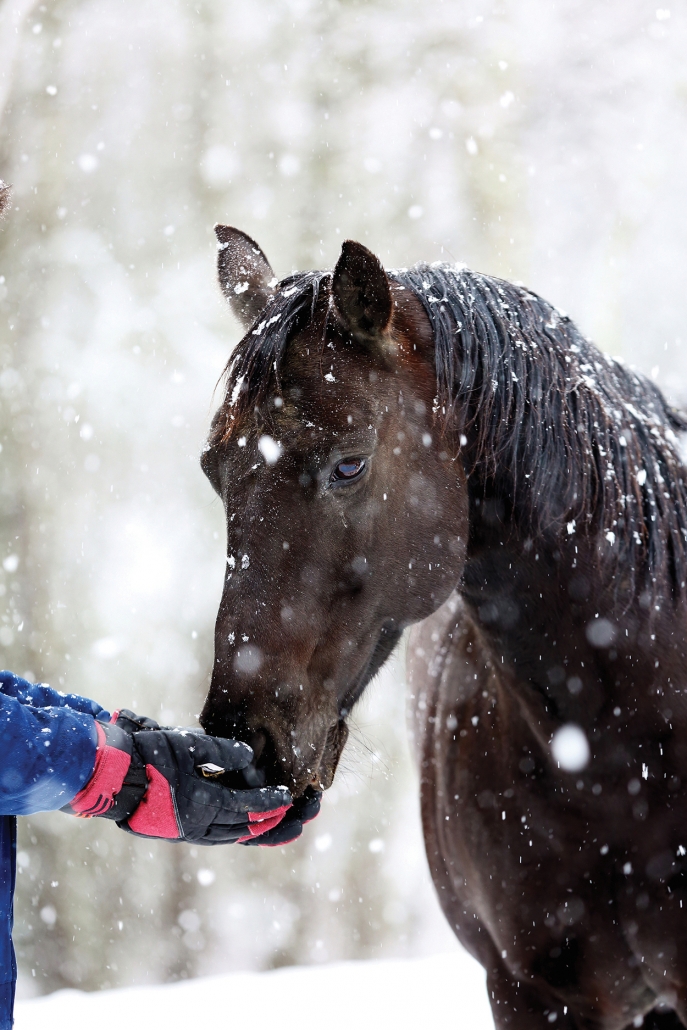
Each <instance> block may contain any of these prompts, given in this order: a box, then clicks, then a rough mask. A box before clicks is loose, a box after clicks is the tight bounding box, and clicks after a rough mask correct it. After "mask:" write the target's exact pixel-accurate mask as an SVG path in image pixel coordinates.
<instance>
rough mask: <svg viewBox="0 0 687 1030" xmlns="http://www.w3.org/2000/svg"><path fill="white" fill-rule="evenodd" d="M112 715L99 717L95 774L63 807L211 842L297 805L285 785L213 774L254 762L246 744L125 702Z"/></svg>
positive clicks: (255, 830)
mask: <svg viewBox="0 0 687 1030" xmlns="http://www.w3.org/2000/svg"><path fill="white" fill-rule="evenodd" d="M113 718H114V719H115V722H111V723H101V722H96V727H97V733H98V746H97V750H96V761H95V768H94V770H93V774H92V776H91V778H90V780H89V781H88V783H87V784H86V785H85V786H84V787H83V788H82V789H81V790H80V791H79V793H78V794H77V795H76V797H75V798H73V799H72V801H71V802H70V804H69V805H67V806H66V807H65V808H64V809H63V811H66V812H70V813H71V814H73V815H77V816H80V817H81V818H93V817H96V816H100V817H104V818H106V819H113V820H114V821H115V822H116V823H117V825H118V826H120V827H121V828H122V829H124V830H128V831H129V832H130V833H133V834H135V835H137V836H142V837H157V838H162V839H165V840H175V841H178V840H185V841H189V842H192V843H195V844H208V845H209V844H228V843H232V842H233V841H238V840H249V839H251V838H252V837H254V836H256V835H257V834H260V833H263V832H266V831H269V830H271V829H273V828H274V827H275V826H277V824H278V823H279V822H280V821H281V819H282V818H283V817H284V815H285V813H286V812H287V811H288V810H289V808H290V807H291V795H290V794H289V792H288V790H287V789H286V787H262V788H254V789H252V790H241V789H239V790H234V789H230V788H229V787H226V786H223V785H222V784H221V783H220V782H218V781H216V780H213V779H209V778H207V777H208V774H209V775H210V776H212V777H214V776H217V775H220V774H222V773H232V772H234V773H235V772H238V771H240V770H244V769H245V768H246V767H248V766H250V764H251V762H252V759H253V752H252V749H251V748H250V747H249V746H248V745H247V744H244V743H242V742H240V741H235V740H225V739H222V738H219V737H208V736H206V735H205V734H204V733H203V732H202V731H201V730H188V729H175V730H172V729H159V728H158V726H157V723H155V722H154V720H152V719H144V718H141V717H139V716H136V715H134V713H133V712H129V711H127V710H123V711H122V712H119V713H117V714H116V715H115V716H114V717H113ZM203 767H205V768H203Z"/></svg>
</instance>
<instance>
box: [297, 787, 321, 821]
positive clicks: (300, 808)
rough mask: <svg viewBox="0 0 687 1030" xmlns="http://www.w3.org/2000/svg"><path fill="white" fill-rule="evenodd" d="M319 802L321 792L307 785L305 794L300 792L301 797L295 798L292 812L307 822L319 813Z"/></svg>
mask: <svg viewBox="0 0 687 1030" xmlns="http://www.w3.org/2000/svg"><path fill="white" fill-rule="evenodd" d="M321 802H322V793H321V792H320V791H315V790H312V789H311V788H310V787H309V788H308V789H307V790H306V792H305V794H302V795H301V797H299V798H296V800H295V801H294V803H293V809H294V814H295V815H297V816H298V818H299V819H300V820H301V822H302V823H309V822H311V821H312V820H313V819H314V818H315V817H316V816H317V815H319V812H320V808H321Z"/></svg>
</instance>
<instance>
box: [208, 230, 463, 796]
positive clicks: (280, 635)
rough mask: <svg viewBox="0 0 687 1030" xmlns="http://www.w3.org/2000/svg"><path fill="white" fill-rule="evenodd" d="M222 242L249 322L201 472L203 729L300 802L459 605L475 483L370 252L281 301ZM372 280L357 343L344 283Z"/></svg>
mask: <svg viewBox="0 0 687 1030" xmlns="http://www.w3.org/2000/svg"><path fill="white" fill-rule="evenodd" d="M225 232H226V231H225ZM220 239H222V236H221V235H220ZM228 240H229V246H228V247H225V248H224V249H223V250H220V272H221V276H222V282H223V284H226V289H227V291H228V293H229V296H230V298H231V299H232V301H233V302H234V306H235V307H237V308H238V311H239V314H242V313H243V311H245V310H246V305H247V303H248V301H250V302H251V304H252V305H254V306H251V307H248V308H247V314H246V315H245V325H246V327H247V328H249V333H248V335H247V336H246V338H245V341H244V343H243V344H242V345H241V346H240V347H239V350H238V352H237V356H236V357H235V359H234V361H233V363H232V367H231V371H230V383H231V387H230V389H229V391H228V396H227V399H226V401H225V404H224V405H223V406H222V408H221V410H220V412H219V413H218V416H217V418H216V419H215V423H214V425H213V430H212V435H211V441H210V448H209V450H207V451H206V452H205V455H204V459H203V462H204V468H205V470H206V472H207V474H208V475H209V477H210V479H211V481H212V483H213V485H214V486H215V488H216V490H217V491H218V493H219V494H220V495H221V497H222V499H223V501H224V504H225V507H226V511H227V531H228V558H227V562H228V564H227V571H226V581H225V587H224V593H223V597H222V601H221V605H220V611H219V615H218V619H217V629H216V637H215V644H216V659H215V666H214V672H213V678H212V685H211V688H210V694H209V696H208V701H207V703H206V706H205V710H204V714H203V719H204V723H205V725H206V727H207V728H208V729H211V730H212V732H214V733H225V734H227V735H234V734H236V733H239V734H241V735H243V736H244V738H245V739H247V740H250V741H251V743H252V744H253V745H254V746H255V747H256V750H257V752H258V753H259V755H260V762H261V765H262V766H263V767H266V766H270V772H269V775H270V776H271V777H272V778H274V777H276V780H278V781H279V782H285V783H288V784H289V785H290V786H291V787H292V788H293V789H294V790H295V792H296V793H300V792H302V791H303V789H304V788H305V787H306V786H307V785H308V784H316V785H317V784H320V785H322V786H325V787H326V786H328V785H329V784H330V783H331V781H332V778H333V775H334V771H335V769H336V764H337V762H338V759H339V755H340V753H341V749H342V747H343V745H344V743H345V740H346V717H347V715H348V713H349V712H350V710H351V708H352V706H353V705H354V703H355V702H356V700H357V699H358V697H359V696H360V694H361V693H362V691H363V689H364V687H365V685H366V684H367V683H368V681H369V680H370V679H371V677H372V676H373V675H374V674H375V672H376V671H377V670H378V669H379V668H380V667H381V665H382V664H383V662H384V661H385V659H386V658H387V657H388V656H389V654H390V653H391V651H392V649H393V647H394V644H395V643H396V642H397V640H398V639H399V636H400V634H401V632H402V630H403V628H404V627H405V626H407V625H409V624H410V623H412V622H416V621H418V620H420V619H423V618H424V617H425V616H427V615H429V614H430V613H431V612H432V611H434V610H435V609H436V608H438V607H439V606H440V605H441V604H442V603H443V602H444V601H445V600H446V599H447V597H448V596H449V594H450V592H451V590H452V589H453V587H454V585H455V583H456V580H457V578H458V576H459V574H460V567H461V560H462V555H463V552H464V547H465V534H466V525H467V495H466V491H465V476H464V473H463V470H462V466H461V465H460V464H459V463H457V462H456V461H455V460H454V459H455V456H456V452H455V448H454V442H453V441H451V440H450V439H440V438H439V437H437V436H436V435H432V434H436V427H435V425H434V415H433V413H432V404H433V398H434V393H435V381H434V374H433V372H432V370H431V363H430V362H428V361H427V360H426V355H423V356H420V354H419V353H418V352H417V350H413V347H414V346H417V343H416V341H417V340H418V339H420V340H421V341H422V347H423V350H429V349H431V332H430V326H429V323H428V321H427V319H426V317H425V315H424V312H423V310H422V307H421V305H420V304H418V302H417V301H416V300H415V299H414V297H413V296H412V295H410V294H406V293H405V292H404V291H402V290H400V289H397V290H396V291H393V295H392V291H391V290H390V288H389V285H388V283H387V278H386V275H385V273H384V271H383V269H382V268H381V266H380V265H379V264H378V262H377V261H376V259H375V258H374V257H373V256H372V255H371V254H369V253H368V252H367V251H365V250H364V248H362V247H356V246H351V247H349V248H347V250H346V252H345V258H344V259H343V260H342V262H340V266H339V268H338V269H337V273H336V274H335V276H334V280H333V283H332V286H331V293H330V289H329V286H328V285H327V286H325V284H324V283H323V282H321V283H317V282H316V281H312V282H311V281H310V280H309V279H307V278H306V281H305V283H300V282H299V281H298V280H296V281H295V282H291V281H289V280H287V281H286V282H285V283H282V284H280V285H279V286H278V287H277V289H276V291H275V292H274V293H272V292H271V288H270V287H269V286H268V285H267V284H268V283H269V282H270V281H271V280H272V279H273V275H272V270H271V269H270V268H269V265H268V264H267V262H266V260H265V259H264V258H263V257H262V254H261V253H260V252H259V250H258V248H257V247H255V245H254V244H252V241H247V240H245V239H244V237H242V236H239V235H238V234H236V233H232V234H230V235H229V236H228ZM251 259H253V266H251V267H252V269H253V275H254V277H255V278H254V280H253V283H252V288H251V282H249V278H250V277H249V275H248V272H247V271H245V269H246V268H248V267H249V266H248V262H250V260H251ZM255 266H257V268H256V267H255ZM356 276H357V280H355V279H353V280H351V281H350V282H349V279H350V277H356ZM347 277H348V278H347ZM255 280H257V281H255ZM368 280H371V281H372V282H373V284H377V283H378V284H379V295H376V294H375V295H371V296H370V301H369V303H368V304H367V305H366V306H365V309H364V314H363V315H362V319H364V320H365V328H364V329H361V330H359V329H358V326H359V322H360V320H361V312H360V310H359V302H358V296H357V294H356V295H353V291H354V289H355V290H357V289H360V286H358V285H356V286H353V285H351V283H352V282H358V281H359V283H360V284H362V285H363V286H365V284H367V283H368ZM246 286H247V287H248V288H246ZM367 288H368V290H369V289H370V287H367ZM249 291H250V294H249ZM259 291H263V292H262V293H259ZM256 292H258V293H259V299H258V300H257V301H255V300H254V295H255V293H256ZM247 294H249V296H246V295H247ZM294 297H295V298H296V304H297V307H296V308H295V310H292V309H293V308H294V302H293V298H294ZM330 297H331V302H332V303H333V305H334V308H333V310H332V309H330V307H329V304H330ZM289 302H291V303H289ZM263 307H264V311H262V308H263ZM257 310H260V311H261V312H262V313H261V314H260V316H259V321H258V323H257V325H255V324H254V321H253V319H254V312H255V311H257ZM275 333H280V334H282V336H281V337H278V338H277V339H276V340H275V336H274V334H275ZM286 334H288V339H284V340H283V344H282V337H284V336H285V335H286ZM278 346H283V352H282V353H281V355H280V356H279V357H280V359H281V360H278V351H277V349H275V348H276V347H278ZM275 362H276V363H277V364H278V376H277V374H275V368H274V365H275Z"/></svg>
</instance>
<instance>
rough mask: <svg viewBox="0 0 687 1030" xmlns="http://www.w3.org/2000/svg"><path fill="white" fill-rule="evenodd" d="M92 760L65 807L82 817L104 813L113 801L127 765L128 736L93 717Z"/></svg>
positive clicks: (128, 763) (129, 748)
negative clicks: (86, 776)
mask: <svg viewBox="0 0 687 1030" xmlns="http://www.w3.org/2000/svg"><path fill="white" fill-rule="evenodd" d="M95 727H96V734H97V744H96V749H95V764H94V766H93V772H92V774H91V777H90V779H89V780H88V782H87V783H86V784H85V785H84V786H83V787H82V788H81V790H80V791H79V793H78V794H77V795H76V796H75V797H74V798H72V800H71V802H70V803H69V805H67V806H66V810H67V811H68V812H71V813H72V814H73V815H77V816H80V817H81V818H82V819H92V818H94V817H95V816H102V815H105V814H106V813H107V812H108V811H109V810H110V809H111V808H112V806H113V805H114V803H115V797H116V795H117V794H119V792H120V791H121V789H122V786H123V784H124V780H125V777H126V774H127V772H128V771H129V766H130V765H131V750H132V749H131V738H130V736H129V735H128V734H127V733H125V732H124V731H123V730H121V729H119V728H118V727H117V726H112V725H110V724H109V723H102V722H98V721H96V723H95Z"/></svg>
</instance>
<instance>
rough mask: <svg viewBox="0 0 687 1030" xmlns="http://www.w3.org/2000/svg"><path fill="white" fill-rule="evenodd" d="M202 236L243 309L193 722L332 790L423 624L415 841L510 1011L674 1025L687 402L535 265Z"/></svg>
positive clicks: (220, 436) (679, 1022)
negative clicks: (681, 448)
mask: <svg viewBox="0 0 687 1030" xmlns="http://www.w3.org/2000/svg"><path fill="white" fill-rule="evenodd" d="M217 235H218V239H219V277H220V283H221V286H222V289H223V291H224V293H225V295H226V296H227V297H228V299H229V301H230V303H231V306H232V309H233V310H234V312H235V314H236V315H237V316H238V317H239V319H240V320H241V321H242V323H243V326H244V328H245V330H246V335H245V336H244V338H243V340H242V341H241V343H240V344H239V346H238V348H237V349H236V351H235V353H234V355H233V357H232V359H231V361H230V363H229V365H228V368H227V381H226V393H225V397H224V400H223V403H222V405H221V407H220V409H219V411H218V412H217V414H216V416H215V418H214V421H213V425H212V430H211V433H210V438H209V441H208V445H207V448H206V450H205V452H204V455H203V459H202V463H203V468H204V470H205V472H206V474H207V475H208V477H209V479H210V481H211V483H212V485H213V486H214V488H215V489H216V491H217V492H218V494H219V495H220V496H221V498H222V500H223V503H224V506H225V509H226V517H227V533H228V551H227V569H226V579H225V585H224V592H223V596H222V600H221V603H220V609H219V613H218V617H217V627H216V638H215V647H216V654H215V664H214V669H213V675H212V682H211V686H210V691H209V694H208V698H207V701H206V704H205V707H204V710H203V714H202V722H203V725H204V726H205V728H206V729H207V730H208V732H212V733H215V734H222V735H226V736H239V737H242V738H243V739H245V740H247V741H248V742H249V743H250V744H251V745H252V746H253V747H254V748H255V751H256V756H257V758H258V766H259V769H260V771H261V774H262V776H263V777H264V778H265V780H266V782H271V783H283V782H285V783H287V784H288V785H289V786H290V788H291V789H292V791H293V792H294V794H295V795H299V794H302V793H303V792H305V791H307V790H308V789H309V788H311V787H316V788H326V787H328V786H329V785H330V784H331V782H332V779H333V777H334V774H335V770H336V766H337V762H338V760H339V757H340V755H341V751H342V748H343V746H344V744H345V740H346V733H347V731H346V720H347V717H348V715H349V713H350V712H351V709H352V707H353V705H354V704H355V702H356V701H357V699H358V698H359V697H360V695H361V694H362V692H363V690H364V689H365V686H366V685H367V683H368V682H369V681H370V679H371V678H372V677H373V676H374V675H375V673H376V672H377V671H378V670H379V669H380V668H381V666H382V664H383V663H384V661H385V660H386V658H387V657H388V656H389V654H390V653H391V651H392V650H393V648H394V646H395V644H396V643H397V641H398V640H399V638H400V636H401V634H402V632H403V630H404V629H405V628H406V627H409V626H413V629H412V630H411V634H410V639H409V651H408V654H409V676H410V683H411V700H412V703H413V706H414V722H415V726H416V738H417V744H418V749H419V756H420V762H421V795H422V816H423V825H424V833H425V841H426V847H427V855H428V858H429V863H430V867H431V871H432V876H433V878H434V881H435V884H436V886H437V890H438V894H439V898H440V901H441V904H442V906H443V909H444V912H445V913H446V916H447V918H448V920H449V922H450V924H451V926H452V927H453V928H454V930H455V932H456V934H457V936H458V938H459V939H460V940H461V941H462V943H463V944H464V945H465V946H466V947H467V948H468V950H469V951H470V952H471V953H472V954H473V955H475V956H476V958H478V959H479V961H480V962H481V963H482V964H483V966H484V967H485V969H486V972H487V985H488V990H489V996H490V998H491V1004H492V1010H493V1014H494V1020H495V1023H496V1026H497V1027H498V1028H499V1030H500V1028H504V1027H512V1028H516V1030H531V1028H536V1027H542V1028H543V1027H551V1026H552V1025H555V1026H559V1027H570V1028H573V1027H574V1028H582V1027H590V1028H591V1027H599V1028H603V1030H606V1028H608V1030H616V1028H617V1030H622V1028H624V1027H629V1026H640V1025H641V1024H642V1022H644V1023H645V1025H651V1026H653V1027H659V1026H660V1027H664V1028H666V1030H667V1028H677V1027H681V1026H683V1025H687V889H686V888H687V885H686V884H685V869H686V868H687V866H686V865H685V863H686V862H687V857H686V856H687V819H686V816H687V805H686V804H685V785H686V783H687V706H686V704H685V693H684V691H685V689H686V688H687V674H686V673H685V655H684V651H685V642H686V630H687V627H686V625H685V580H686V579H687V563H686V553H685V538H686V536H687V488H686V485H685V470H684V468H683V466H682V464H681V461H680V457H679V453H678V441H677V438H676V435H675V434H676V432H677V431H679V430H682V429H684V428H685V424H684V423H683V421H682V419H681V417H680V416H679V415H678V414H677V413H676V412H674V411H672V410H671V409H670V408H669V407H668V405H667V404H666V402H665V400H664V398H663V397H662V395H661V394H660V392H659V391H658V390H657V389H656V388H655V387H654V386H653V385H652V384H651V383H649V382H648V381H646V380H645V379H644V378H642V377H641V376H638V375H636V374H634V373H633V372H631V371H629V370H628V369H626V368H625V367H624V366H623V365H621V364H619V363H617V362H615V361H612V360H610V359H609V358H607V357H605V356H604V355H602V354H601V353H600V352H599V351H597V350H596V349H595V348H594V347H593V346H592V345H591V344H590V343H589V342H588V341H587V340H586V339H584V337H582V336H581V334H580V333H579V332H578V331H577V329H576V328H575V326H574V324H573V323H572V322H571V321H569V320H568V319H567V318H566V317H565V316H564V315H562V314H561V313H560V312H558V311H557V310H556V309H555V308H554V307H552V306H551V305H550V304H548V303H547V302H545V301H544V300H542V299H541V298H540V297H538V296H536V295H535V294H533V293H531V292H530V291H528V290H526V289H524V288H522V287H516V286H513V285H511V284H510V283H507V282H503V281H500V280H498V279H494V278H491V277H489V276H484V275H479V274H477V273H474V272H471V271H469V270H467V269H464V268H459V267H456V266H449V265H443V264H439V265H432V266H428V265H418V266H416V267H415V268H412V269H409V270H401V271H394V272H385V271H384V269H383V268H382V266H381V264H380V263H379V261H378V260H377V259H376V257H375V256H374V255H373V254H371V253H370V252H369V251H368V250H367V249H366V248H365V247H363V246H362V245H361V244H358V243H353V242H346V243H344V245H343V248H342V251H341V256H340V258H339V261H338V263H337V265H336V268H335V269H334V272H333V273H322V272H304V273H300V274H297V275H292V276H290V277H288V278H287V279H284V280H282V281H281V282H277V279H276V278H275V276H274V275H273V272H272V269H271V267H270V265H269V263H268V261H267V259H266V258H265V256H264V254H263V252H262V251H261V249H260V248H259V247H258V245H257V244H256V243H254V241H253V240H251V239H250V238H248V237H247V236H245V235H244V234H243V233H241V232H239V231H238V230H235V229H231V228H229V227H227V226H218V227H217ZM683 902H685V909H684V910H683ZM428 1004H429V1003H428ZM456 1008H457V1015H458V1011H459V1008H460V999H456Z"/></svg>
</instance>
